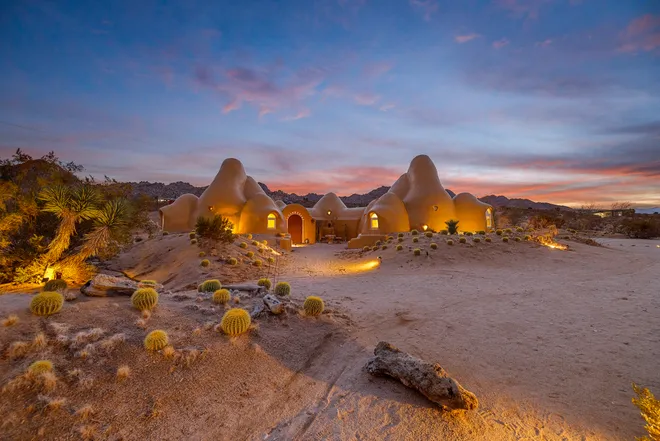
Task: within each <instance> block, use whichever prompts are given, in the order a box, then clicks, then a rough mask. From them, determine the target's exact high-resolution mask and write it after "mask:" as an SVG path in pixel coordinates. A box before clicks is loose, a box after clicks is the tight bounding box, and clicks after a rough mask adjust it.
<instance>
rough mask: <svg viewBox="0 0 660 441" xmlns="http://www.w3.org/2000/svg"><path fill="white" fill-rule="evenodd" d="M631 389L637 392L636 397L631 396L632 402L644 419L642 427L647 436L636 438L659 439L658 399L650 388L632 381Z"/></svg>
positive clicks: (643, 439)
mask: <svg viewBox="0 0 660 441" xmlns="http://www.w3.org/2000/svg"><path fill="white" fill-rule="evenodd" d="M632 386H633V390H634V391H635V393H636V394H637V398H633V399H632V402H633V404H634V405H635V406H637V408H638V409H639V411H640V413H641V414H642V418H644V421H646V426H645V427H644V428H645V429H646V431H647V432H648V434H649V436H648V437H647V436H645V437H643V438H637V439H638V440H640V441H658V440H660V400H657V399H656V398H655V397H654V396H653V394H652V393H651V391H650V390H648V389H647V388H641V387H639V386H637V385H636V384H635V383H633V385H632Z"/></svg>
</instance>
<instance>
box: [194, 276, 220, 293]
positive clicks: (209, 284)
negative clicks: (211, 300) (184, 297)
mask: <svg viewBox="0 0 660 441" xmlns="http://www.w3.org/2000/svg"><path fill="white" fill-rule="evenodd" d="M220 288H222V284H221V283H220V281H219V280H218V279H210V280H205V281H203V282H202V283H200V285H199V286H198V287H197V291H199V292H216V291H217V290H219V289H220Z"/></svg>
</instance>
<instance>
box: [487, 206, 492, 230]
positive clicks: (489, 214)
mask: <svg viewBox="0 0 660 441" xmlns="http://www.w3.org/2000/svg"><path fill="white" fill-rule="evenodd" d="M486 228H493V214H492V213H491V210H490V209H488V210H486Z"/></svg>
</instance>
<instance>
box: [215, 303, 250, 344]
mask: <svg viewBox="0 0 660 441" xmlns="http://www.w3.org/2000/svg"><path fill="white" fill-rule="evenodd" d="M250 323H251V320H250V314H249V313H248V312H247V311H246V310H245V309H242V308H232V309H230V310H229V311H227V312H225V315H223V316H222V320H221V321H220V329H222V332H224V333H225V334H227V335H229V336H230V337H234V336H236V335H241V334H244V333H245V332H247V331H248V329H250Z"/></svg>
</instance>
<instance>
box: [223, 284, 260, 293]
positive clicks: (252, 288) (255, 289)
mask: <svg viewBox="0 0 660 441" xmlns="http://www.w3.org/2000/svg"><path fill="white" fill-rule="evenodd" d="M222 287H223V288H225V289H229V290H237V291H253V292H256V293H258V292H261V291H263V290H264V289H265V287H263V286H259V285H222Z"/></svg>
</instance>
